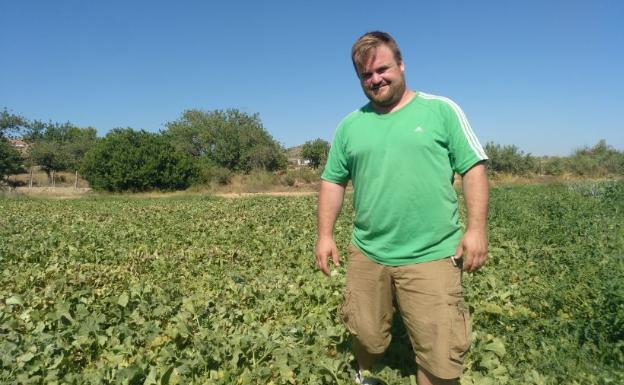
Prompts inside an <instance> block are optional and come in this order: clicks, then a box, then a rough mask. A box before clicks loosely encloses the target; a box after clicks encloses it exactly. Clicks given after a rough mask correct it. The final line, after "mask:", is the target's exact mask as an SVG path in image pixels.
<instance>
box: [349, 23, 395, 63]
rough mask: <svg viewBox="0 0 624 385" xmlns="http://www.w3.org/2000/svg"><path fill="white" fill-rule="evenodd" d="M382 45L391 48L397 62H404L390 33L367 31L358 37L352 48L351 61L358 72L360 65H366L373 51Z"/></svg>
mask: <svg viewBox="0 0 624 385" xmlns="http://www.w3.org/2000/svg"><path fill="white" fill-rule="evenodd" d="M381 45H385V46H386V47H388V48H390V51H392V54H393V55H394V60H395V61H396V62H397V64H401V63H402V62H403V57H402V56H401V51H400V50H399V46H398V45H397V43H396V41H395V40H394V39H393V38H392V36H390V34H388V33H386V32H381V31H372V32H367V33H365V34H364V35H362V36H361V37H360V38H359V39H357V40H356V42H355V44H353V47H352V48H351V61H352V62H353V67H355V71H356V72H358V71H359V70H358V67H361V66H363V65H364V62H365V61H366V60H367V59H368V57H369V56H370V53H371V51H372V50H373V49H375V48H377V47H379V46H381Z"/></svg>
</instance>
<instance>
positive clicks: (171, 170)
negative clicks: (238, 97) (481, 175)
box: [0, 108, 624, 192]
mask: <svg viewBox="0 0 624 385" xmlns="http://www.w3.org/2000/svg"><path fill="white" fill-rule="evenodd" d="M11 138H20V139H21V140H23V141H24V142H25V144H26V147H25V148H23V149H22V150H21V151H20V150H17V149H16V148H15V146H13V145H11V143H10V142H9V139H11ZM329 146H330V144H329V143H328V142H326V141H324V140H322V139H316V140H312V141H309V142H306V143H305V144H304V145H303V146H302V147H301V154H300V158H303V159H305V160H306V162H305V163H306V164H307V165H308V166H309V167H310V168H313V169H315V170H316V171H314V172H306V173H305V175H304V174H302V173H301V172H300V171H301V170H299V171H297V172H288V173H285V174H284V177H283V178H282V179H283V181H282V182H283V183H285V184H286V185H288V186H293V185H296V183H297V179H303V180H305V182H310V181H313V180H318V178H319V173H320V172H321V171H322V168H323V166H324V164H325V161H326V159H327V153H328V151H329ZM485 152H486V153H487V154H488V156H489V157H490V161H489V164H488V170H489V172H490V173H491V174H493V175H497V174H510V175H518V176H528V177H530V176H534V175H552V176H562V175H573V176H581V177H604V176H610V175H614V176H622V175H624V152H622V151H618V150H616V149H614V148H613V147H611V146H609V145H608V144H607V143H606V142H605V141H604V140H601V141H599V142H598V143H597V144H595V145H594V146H592V147H585V148H581V149H578V150H576V151H574V152H573V153H572V154H571V155H570V156H567V157H559V156H550V157H537V156H533V155H531V154H525V153H524V152H523V151H522V150H520V149H519V148H518V147H517V146H514V145H500V144H496V143H487V144H486V146H485ZM287 163H288V161H287V158H286V155H285V150H284V148H282V146H281V145H280V144H279V143H278V142H277V141H275V140H274V139H273V138H272V137H271V135H270V134H269V133H268V132H267V131H266V129H265V128H264V127H263V125H262V122H261V120H260V117H259V116H258V115H257V114H247V113H244V112H241V111H239V110H236V109H228V110H214V111H203V110H197V109H193V110H187V111H185V112H184V113H182V115H181V116H180V117H179V118H178V119H177V120H175V121H173V122H168V123H167V124H165V129H163V130H161V131H160V132H158V133H152V132H147V131H144V130H135V129H132V128H116V129H113V130H111V131H110V132H108V133H107V134H106V136H104V137H98V136H97V131H96V129H95V128H93V127H86V128H84V127H77V126H75V125H74V124H72V123H69V122H67V123H54V122H42V121H38V120H29V119H27V118H24V117H22V116H19V115H16V114H12V113H10V112H9V111H8V110H7V109H6V108H5V109H4V110H3V111H2V112H1V113H0V184H6V183H7V182H8V176H10V175H15V174H20V173H24V172H27V171H28V170H29V169H31V168H32V167H34V166H38V167H39V168H40V169H41V170H43V171H44V172H45V173H46V174H47V175H48V179H49V180H53V178H54V173H56V172H58V171H69V172H77V173H79V174H80V175H81V177H82V178H84V179H85V180H86V181H87V182H89V185H90V186H91V187H92V188H94V189H96V190H103V191H113V192H121V191H148V190H180V189H186V188H188V187H189V186H191V185H203V184H210V183H218V184H228V183H230V181H231V179H232V177H233V175H235V174H248V173H250V172H252V171H255V170H263V171H268V172H275V171H278V170H285V169H286V166H287ZM271 183H274V182H271Z"/></svg>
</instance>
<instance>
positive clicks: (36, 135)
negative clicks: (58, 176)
mask: <svg viewBox="0 0 624 385" xmlns="http://www.w3.org/2000/svg"><path fill="white" fill-rule="evenodd" d="M24 138H25V139H26V140H28V141H30V142H32V143H33V144H32V145H31V146H30V149H29V156H30V162H31V163H32V164H34V165H39V166H40V167H41V169H42V170H43V171H45V173H46V174H47V175H48V179H50V178H51V173H52V172H56V171H63V170H71V171H77V170H78V168H80V162H81V161H82V158H83V157H84V155H85V154H86V153H87V151H89V149H90V148H91V147H92V146H93V145H94V144H95V142H96V140H97V131H96V130H95V128H93V127H87V128H80V127H76V126H74V125H73V124H71V123H69V122H67V123H62V124H59V123H52V122H49V123H43V122H40V121H34V122H32V123H31V124H30V125H29V127H28V130H27V132H26V134H25V135H24Z"/></svg>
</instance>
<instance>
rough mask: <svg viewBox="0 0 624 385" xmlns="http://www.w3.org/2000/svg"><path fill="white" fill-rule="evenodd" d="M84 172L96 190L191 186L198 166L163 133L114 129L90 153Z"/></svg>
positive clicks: (84, 175)
mask: <svg viewBox="0 0 624 385" xmlns="http://www.w3.org/2000/svg"><path fill="white" fill-rule="evenodd" d="M81 174H82V175H83V177H84V178H85V179H86V180H87V181H88V182H89V184H90V185H91V187H92V188H93V189H95V190H106V191H148V190H154V189H159V190H176V189H185V188H187V187H188V186H189V185H190V183H191V180H192V179H193V178H194V177H195V176H196V174H197V169H196V168H195V167H194V165H193V164H192V162H191V159H190V156H189V155H187V154H185V153H182V152H181V151H178V150H176V149H175V148H174V147H173V145H172V144H171V143H170V142H169V140H168V138H165V137H164V136H163V135H162V134H153V133H148V132H146V131H135V130H133V129H131V128H125V129H121V128H118V129H114V130H112V131H110V132H109V133H108V134H107V135H106V137H104V138H103V139H102V140H100V141H98V143H96V144H95V146H94V147H93V148H92V149H91V150H89V152H87V154H86V155H85V157H84V160H83V162H82V167H81Z"/></svg>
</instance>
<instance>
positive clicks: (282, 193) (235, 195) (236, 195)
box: [215, 191, 318, 198]
mask: <svg viewBox="0 0 624 385" xmlns="http://www.w3.org/2000/svg"><path fill="white" fill-rule="evenodd" d="M316 194H318V192H316V191H270V192H253V193H220V194H215V196H218V197H222V198H245V197H253V196H259V195H268V196H274V197H302V196H309V195H316Z"/></svg>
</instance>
